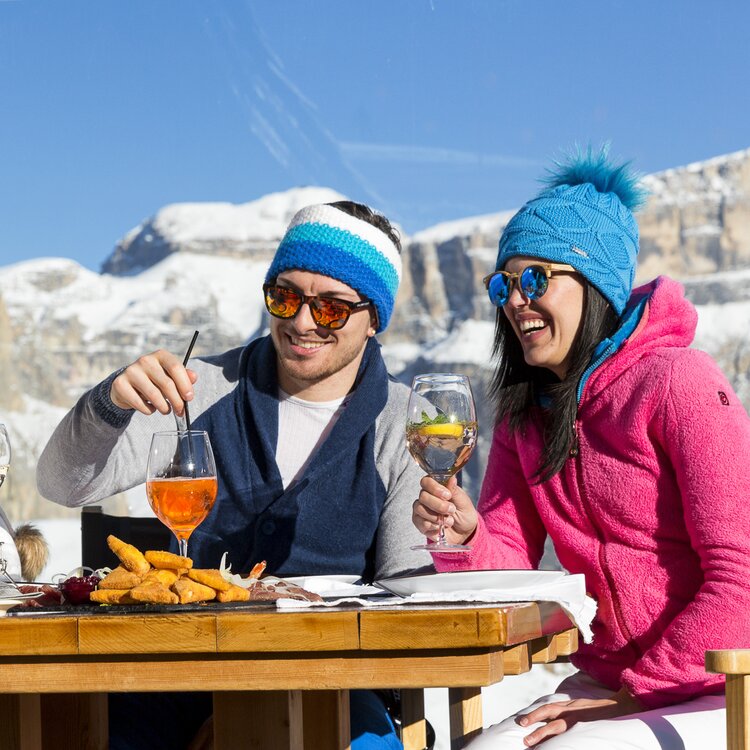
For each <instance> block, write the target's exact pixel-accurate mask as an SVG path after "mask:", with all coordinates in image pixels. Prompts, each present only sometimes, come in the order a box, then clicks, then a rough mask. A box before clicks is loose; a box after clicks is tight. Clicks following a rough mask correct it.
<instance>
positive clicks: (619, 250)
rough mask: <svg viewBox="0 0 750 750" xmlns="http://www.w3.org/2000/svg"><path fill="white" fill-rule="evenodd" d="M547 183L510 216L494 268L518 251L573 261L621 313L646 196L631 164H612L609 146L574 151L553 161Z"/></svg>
mask: <svg viewBox="0 0 750 750" xmlns="http://www.w3.org/2000/svg"><path fill="white" fill-rule="evenodd" d="M556 166H557V169H556V170H551V171H550V174H551V177H550V179H549V180H547V182H548V184H549V187H548V188H547V189H546V190H544V191H542V192H541V193H540V194H539V195H538V196H537V197H536V198H534V199H532V200H530V201H529V202H528V203H527V204H526V205H525V206H524V207H523V208H522V209H521V210H520V211H519V212H518V213H517V214H516V215H515V216H513V218H512V219H511V220H510V221H509V222H508V225H507V226H506V227H505V230H504V231H503V233H502V235H501V237H500V245H499V252H498V256H497V264H496V270H502V268H503V267H504V266H505V264H506V262H507V261H508V260H509V259H510V258H512V257H514V256H518V255H527V256H530V257H532V258H540V259H543V260H547V261H552V262H555V263H565V264H567V265H570V266H573V268H575V269H576V270H577V271H578V272H579V273H580V274H581V275H582V276H584V277H585V278H586V279H588V281H590V282H591V284H593V286H595V287H596V288H597V289H598V290H599V291H600V292H601V293H602V294H603V295H604V297H605V298H606V299H607V300H608V301H609V303H610V304H611V305H612V307H613V308H614V310H615V312H617V314H618V315H620V314H622V312H623V310H624V309H625V305H626V303H627V301H628V297H629V296H630V292H631V290H632V288H633V279H634V277H635V267H636V256H637V254H638V224H637V223H636V221H635V217H634V216H633V210H634V209H636V208H637V207H638V206H639V205H640V204H641V203H642V202H643V200H645V192H644V191H643V189H642V188H641V187H639V185H638V175H637V174H636V173H634V172H632V171H631V170H630V169H629V165H628V164H627V163H626V164H620V165H619V166H615V165H612V164H611V163H610V162H609V161H608V156H607V149H606V148H603V149H601V150H600V151H599V152H593V151H592V149H591V148H588V149H587V150H586V151H583V152H582V151H580V150H579V151H578V152H577V153H575V154H574V155H572V156H571V157H569V158H568V160H567V161H566V162H565V163H562V164H557V165H556Z"/></svg>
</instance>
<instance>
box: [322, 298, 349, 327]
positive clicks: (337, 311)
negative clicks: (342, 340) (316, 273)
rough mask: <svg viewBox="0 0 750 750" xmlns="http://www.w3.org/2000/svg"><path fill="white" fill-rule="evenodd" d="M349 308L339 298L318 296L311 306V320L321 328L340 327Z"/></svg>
mask: <svg viewBox="0 0 750 750" xmlns="http://www.w3.org/2000/svg"><path fill="white" fill-rule="evenodd" d="M350 313H351V310H350V309H349V307H348V305H345V304H344V303H343V302H341V301H340V300H336V299H331V298H329V297H318V298H317V299H316V300H315V302H314V303H313V306H312V315H313V320H314V321H315V322H316V323H317V324H318V325H320V326H323V328H332V329H336V328H342V327H343V325H344V323H346V321H347V320H349V314H350Z"/></svg>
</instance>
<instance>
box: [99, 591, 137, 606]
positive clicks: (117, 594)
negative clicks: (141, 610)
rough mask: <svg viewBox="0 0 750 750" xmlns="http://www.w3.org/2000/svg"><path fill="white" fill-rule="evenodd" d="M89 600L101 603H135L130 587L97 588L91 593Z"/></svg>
mask: <svg viewBox="0 0 750 750" xmlns="http://www.w3.org/2000/svg"><path fill="white" fill-rule="evenodd" d="M89 600H90V601H92V602H98V603H99V604H135V603H136V602H135V599H133V597H132V596H130V589H97V590H96V591H92V592H91V593H90V594H89Z"/></svg>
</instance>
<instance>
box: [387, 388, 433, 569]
mask: <svg viewBox="0 0 750 750" xmlns="http://www.w3.org/2000/svg"><path fill="white" fill-rule="evenodd" d="M408 402H409V389H408V388H407V387H406V386H405V385H403V384H402V383H395V382H390V383H389V386H388V403H387V404H386V406H385V409H383V411H382V412H381V414H380V416H379V417H378V421H377V431H376V443H375V462H376V465H377V468H378V473H379V475H380V478H381V480H382V482H383V484H384V485H385V488H386V493H387V494H386V499H385V505H384V506H383V512H382V513H381V516H380V524H379V526H378V539H377V548H376V555H375V569H376V572H375V576H376V579H377V578H388V577H390V576H395V575H399V574H404V573H407V572H409V571H414V570H416V569H419V568H424V567H425V566H427V567H428V568H429V569H432V555H430V553H429V552H427V551H426V550H413V549H410V548H411V546H412V545H415V544H423V543H424V542H425V538H424V537H423V536H422V535H421V534H420V533H419V531H417V528H416V526H414V524H413V523H412V520H411V514H412V505H413V504H414V501H415V500H416V499H417V496H418V495H419V490H420V486H419V482H420V480H421V479H422V477H423V476H424V472H423V471H422V470H421V469H420V468H419V467H418V466H417V463H416V462H415V461H414V459H413V458H412V457H411V455H410V454H409V451H408V449H407V447H406V407H407V404H408Z"/></svg>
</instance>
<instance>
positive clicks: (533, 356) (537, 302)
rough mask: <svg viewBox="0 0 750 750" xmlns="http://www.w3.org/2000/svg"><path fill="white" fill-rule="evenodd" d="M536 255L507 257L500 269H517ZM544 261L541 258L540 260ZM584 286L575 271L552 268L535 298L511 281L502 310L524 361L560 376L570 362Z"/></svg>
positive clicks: (537, 260) (564, 372) (514, 270)
mask: <svg viewBox="0 0 750 750" xmlns="http://www.w3.org/2000/svg"><path fill="white" fill-rule="evenodd" d="M539 262H540V260H539V258H529V257H526V256H519V257H515V258H511V259H510V260H509V261H508V262H507V263H506V264H505V266H504V268H503V270H504V271H507V272H509V273H519V272H520V271H522V270H523V269H524V268H526V266H529V265H531V264H533V263H539ZM541 262H544V261H541ZM583 296H584V287H583V282H582V281H581V277H580V276H579V275H578V274H570V273H562V274H555V273H554V271H553V272H552V278H550V280H549V287H548V288H547V291H546V293H545V294H544V296H542V297H540V298H539V299H528V298H527V297H525V296H524V295H523V294H522V293H521V292H520V291H519V288H518V284H514V285H513V292H512V293H511V295H510V297H509V298H508V301H507V302H506V303H505V305H503V311H504V312H505V315H506V317H507V318H508V320H509V321H510V324H511V326H512V327H513V331H514V332H515V334H516V336H517V337H518V340H519V341H520V342H521V346H522V348H523V355H524V359H525V360H526V364H528V365H531V366H533V367H546V368H547V369H548V370H552V372H554V373H555V375H557V377H558V378H560V380H562V379H563V378H564V377H565V375H566V373H567V372H568V367H569V365H570V350H571V348H572V347H573V342H574V340H575V337H576V334H577V333H578V328H579V326H580V324H581V317H582V315H583Z"/></svg>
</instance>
